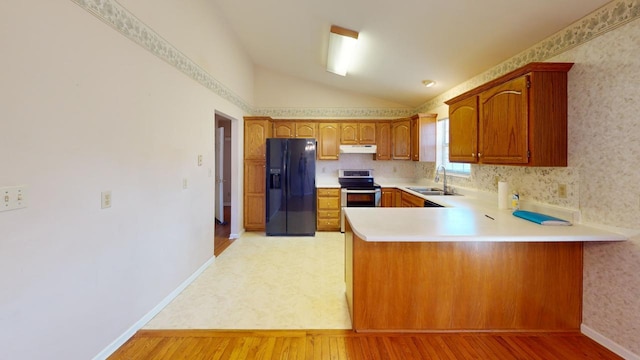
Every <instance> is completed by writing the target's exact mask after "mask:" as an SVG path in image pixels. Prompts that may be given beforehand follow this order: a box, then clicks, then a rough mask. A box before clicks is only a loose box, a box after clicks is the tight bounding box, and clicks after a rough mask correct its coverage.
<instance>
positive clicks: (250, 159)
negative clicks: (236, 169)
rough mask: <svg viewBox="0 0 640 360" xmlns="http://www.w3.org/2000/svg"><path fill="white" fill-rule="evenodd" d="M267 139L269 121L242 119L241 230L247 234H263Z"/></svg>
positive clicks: (269, 128) (248, 117)
mask: <svg viewBox="0 0 640 360" xmlns="http://www.w3.org/2000/svg"><path fill="white" fill-rule="evenodd" d="M268 137H271V121H270V120H269V118H265V117H253V116H246V117H245V118H244V228H245V230H247V231H259V230H264V225H265V208H266V204H265V201H266V200H265V199H266V197H265V195H266V188H265V179H266V174H265V169H266V150H267V149H266V143H267V138H268Z"/></svg>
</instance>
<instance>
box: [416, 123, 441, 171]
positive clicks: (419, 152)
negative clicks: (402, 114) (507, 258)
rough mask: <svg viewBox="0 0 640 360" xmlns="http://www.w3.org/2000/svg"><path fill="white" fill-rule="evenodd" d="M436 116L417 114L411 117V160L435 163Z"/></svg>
mask: <svg viewBox="0 0 640 360" xmlns="http://www.w3.org/2000/svg"><path fill="white" fill-rule="evenodd" d="M437 118H438V114H417V115H414V116H412V117H411V160H413V161H423V162H435V161H436V146H437V140H438V139H437V138H436V136H437V134H436V128H437Z"/></svg>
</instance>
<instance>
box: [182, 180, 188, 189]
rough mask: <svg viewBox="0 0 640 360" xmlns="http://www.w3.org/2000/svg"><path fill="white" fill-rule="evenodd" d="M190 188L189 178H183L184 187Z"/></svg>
mask: <svg viewBox="0 0 640 360" xmlns="http://www.w3.org/2000/svg"><path fill="white" fill-rule="evenodd" d="M188 188H189V180H188V179H187V178H184V179H182V189H183V190H186V189H188Z"/></svg>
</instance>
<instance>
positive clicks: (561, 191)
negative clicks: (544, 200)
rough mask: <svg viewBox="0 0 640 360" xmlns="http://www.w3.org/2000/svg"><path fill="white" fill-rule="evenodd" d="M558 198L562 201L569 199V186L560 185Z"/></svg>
mask: <svg viewBox="0 0 640 360" xmlns="http://www.w3.org/2000/svg"><path fill="white" fill-rule="evenodd" d="M558 197H559V198H561V199H566V198H567V184H558Z"/></svg>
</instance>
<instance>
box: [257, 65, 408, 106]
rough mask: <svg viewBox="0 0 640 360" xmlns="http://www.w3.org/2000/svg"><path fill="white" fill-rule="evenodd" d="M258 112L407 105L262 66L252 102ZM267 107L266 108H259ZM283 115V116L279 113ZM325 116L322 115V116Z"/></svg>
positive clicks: (258, 70) (258, 69)
mask: <svg viewBox="0 0 640 360" xmlns="http://www.w3.org/2000/svg"><path fill="white" fill-rule="evenodd" d="M254 106H255V107H256V108H257V111H258V112H260V113H261V114H267V113H266V112H265V111H268V109H269V108H295V109H300V108H311V109H313V110H314V112H316V113H323V112H325V111H322V108H325V109H331V108H374V109H375V108H397V109H404V110H407V111H408V109H407V108H406V106H404V105H400V104H396V103H393V102H390V101H386V100H382V99H377V98H372V97H370V96H364V95H362V94H358V93H353V92H348V91H340V90H337V89H335V88H332V87H329V86H325V85H320V84H317V83H314V82H310V81H305V80H301V79H298V78H294V77H291V76H287V75H284V74H280V73H277V72H274V71H271V70H269V69H265V68H263V67H256V68H255V104H254ZM260 108H267V109H260ZM274 115H276V116H277V117H278V118H283V116H278V114H274ZM300 115H302V117H306V118H310V117H313V116H312V115H311V116H309V115H310V114H296V117H300ZM323 117H324V115H323Z"/></svg>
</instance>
